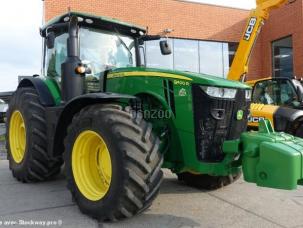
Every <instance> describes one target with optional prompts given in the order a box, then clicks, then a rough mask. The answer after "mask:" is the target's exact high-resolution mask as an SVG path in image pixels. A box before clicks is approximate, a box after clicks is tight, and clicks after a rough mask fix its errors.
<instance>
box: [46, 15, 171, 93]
mask: <svg viewBox="0 0 303 228" xmlns="http://www.w3.org/2000/svg"><path fill="white" fill-rule="evenodd" d="M73 16H76V17H77V25H76V27H77V28H75V30H76V31H75V32H76V33H77V36H78V37H77V38H78V44H77V45H79V47H78V48H77V52H78V53H76V54H77V55H78V56H79V58H80V61H81V66H82V68H78V69H79V70H80V71H81V69H82V70H83V71H85V90H86V92H87V93H91V92H102V91H104V77H105V76H106V73H107V72H108V71H109V70H111V69H115V68H126V67H140V66H142V65H144V62H145V60H144V57H145V55H144V49H143V46H142V45H143V44H144V42H145V41H148V40H160V39H161V36H160V35H156V36H149V35H147V34H146V29H145V28H143V27H139V26H136V25H132V24H128V23H125V22H120V21H118V20H115V19H112V18H107V17H97V16H93V15H89V14H84V13H77V12H71V13H69V14H65V15H62V16H60V17H57V18H55V19H53V20H51V21H50V22H49V23H47V24H46V25H45V26H44V27H43V28H42V29H41V35H42V36H43V37H44V38H45V40H46V42H45V45H44V61H43V75H44V76H47V77H49V78H52V79H55V80H56V81H57V82H60V81H61V74H62V72H61V64H62V63H63V62H64V61H65V60H66V58H67V56H68V46H67V45H66V44H67V39H68V37H69V22H70V18H71V17H73ZM159 44H160V48H161V52H162V54H165V55H167V54H170V47H169V44H168V43H167V42H166V40H162V41H160V43H159ZM73 48H74V47H73ZM159 51H160V49H159Z"/></svg>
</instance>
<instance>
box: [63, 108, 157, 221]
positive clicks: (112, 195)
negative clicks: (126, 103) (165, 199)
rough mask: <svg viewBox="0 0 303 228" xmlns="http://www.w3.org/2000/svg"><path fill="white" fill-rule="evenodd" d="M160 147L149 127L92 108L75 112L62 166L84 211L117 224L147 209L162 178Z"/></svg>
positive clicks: (117, 110) (112, 111)
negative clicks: (63, 165)
mask: <svg viewBox="0 0 303 228" xmlns="http://www.w3.org/2000/svg"><path fill="white" fill-rule="evenodd" d="M158 147H159V140H158V138H156V137H154V135H153V133H152V127H151V125H150V124H148V123H146V122H145V121H144V120H143V119H142V118H140V117H139V116H138V117H136V118H133V116H132V115H131V114H130V113H129V112H126V111H124V110H122V107H120V106H118V105H110V104H106V105H99V104H98V105H92V106H89V107H86V108H84V109H83V110H81V111H80V112H79V113H78V114H76V115H75V117H74V118H73V121H72V123H71V125H70V126H69V128H68V133H67V136H66V139H65V148H66V151H65V165H66V178H67V181H68V188H69V189H70V191H71V193H72V196H73V198H74V200H75V201H76V203H77V205H78V206H79V208H80V210H81V211H82V213H84V214H87V215H89V216H91V217H93V218H95V219H98V220H102V221H103V220H110V221H115V220H120V219H124V218H129V217H132V216H134V215H136V214H138V213H140V212H142V211H143V210H144V209H146V208H148V207H149V206H150V205H151V203H152V201H153V200H154V198H155V197H156V196H157V194H158V192H159V187H160V184H161V181H162V177H163V173H162V171H161V166H162V162H163V156H162V155H161V154H160V153H159V151H158Z"/></svg>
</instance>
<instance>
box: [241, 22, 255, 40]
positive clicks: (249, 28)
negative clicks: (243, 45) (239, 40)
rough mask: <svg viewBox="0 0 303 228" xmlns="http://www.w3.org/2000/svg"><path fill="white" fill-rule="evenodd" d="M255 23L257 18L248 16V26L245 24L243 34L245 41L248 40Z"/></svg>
mask: <svg viewBox="0 0 303 228" xmlns="http://www.w3.org/2000/svg"><path fill="white" fill-rule="evenodd" d="M256 24H257V18H255V17H252V18H250V20H249V23H248V26H247V28H246V31H245V34H244V40H246V41H249V40H250V37H251V34H252V32H253V31H254V28H255V26H256Z"/></svg>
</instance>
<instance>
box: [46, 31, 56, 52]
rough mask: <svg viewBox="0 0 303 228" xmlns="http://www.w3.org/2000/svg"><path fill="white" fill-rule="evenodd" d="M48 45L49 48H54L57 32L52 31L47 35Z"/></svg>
mask: <svg viewBox="0 0 303 228" xmlns="http://www.w3.org/2000/svg"><path fill="white" fill-rule="evenodd" d="M46 46H47V48H48V49H53V48H54V46H55V33H54V32H50V33H48V34H47V36H46Z"/></svg>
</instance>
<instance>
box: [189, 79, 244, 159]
mask: <svg viewBox="0 0 303 228" xmlns="http://www.w3.org/2000/svg"><path fill="white" fill-rule="evenodd" d="M192 93H193V111H194V123H195V139H196V151H197V156H198V159H199V160H201V161H204V162H219V161H222V160H223V159H224V154H223V151H222V145H223V142H224V141H225V140H233V139H238V138H239V137H240V135H241V133H242V132H243V131H245V130H246V126H247V117H248V113H249V105H250V104H249V102H246V99H245V90H242V89H238V91H237V94H236V98H235V99H220V98H213V97H210V96H208V95H207V94H206V93H205V92H204V91H203V90H202V89H201V88H200V85H195V84H194V85H193V86H192ZM239 110H242V111H244V116H243V119H242V120H237V112H238V111H239Z"/></svg>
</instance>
